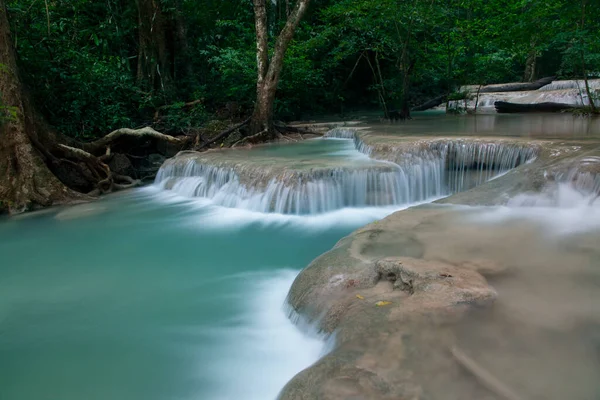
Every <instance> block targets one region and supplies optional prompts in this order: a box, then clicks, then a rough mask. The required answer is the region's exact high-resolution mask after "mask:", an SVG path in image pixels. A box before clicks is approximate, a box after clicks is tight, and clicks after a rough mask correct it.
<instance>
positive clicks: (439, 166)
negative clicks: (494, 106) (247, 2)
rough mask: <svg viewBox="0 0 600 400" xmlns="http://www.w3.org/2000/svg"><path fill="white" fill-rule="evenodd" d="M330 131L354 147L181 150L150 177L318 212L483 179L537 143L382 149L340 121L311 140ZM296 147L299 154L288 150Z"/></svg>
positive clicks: (238, 202) (209, 195)
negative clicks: (343, 150) (315, 151)
mask: <svg viewBox="0 0 600 400" xmlns="http://www.w3.org/2000/svg"><path fill="white" fill-rule="evenodd" d="M333 139H338V142H339V143H340V146H348V145H349V146H352V147H353V148H356V150H352V153H350V155H345V156H344V157H339V156H336V154H337V153H339V151H337V152H336V151H333V152H331V153H330V155H329V156H328V155H323V154H319V155H317V156H314V155H312V156H309V155H304V153H303V151H304V149H305V148H304V147H302V146H308V144H303V143H298V144H291V145H286V146H285V149H284V148H283V146H282V147H281V148H282V151H283V153H284V154H286V157H277V156H276V155H274V154H276V151H275V152H272V151H270V150H269V149H267V150H258V149H256V150H255V149H253V150H236V151H220V152H207V153H195V152H184V153H180V154H179V155H178V156H177V157H174V158H172V159H170V160H167V161H166V162H165V163H164V165H163V166H162V167H161V169H160V171H159V172H158V175H157V177H156V181H155V183H156V185H158V186H159V187H160V188H162V189H163V190H170V191H173V192H175V193H177V194H179V195H182V196H186V197H200V198H206V199H210V200H211V202H212V203H214V204H217V205H221V206H225V207H234V208H243V209H247V210H252V211H258V212H274V213H282V214H301V215H305V214H319V213H325V212H330V211H334V210H338V209H342V208H347V207H384V206H395V205H403V204H410V203H415V202H420V201H425V200H428V199H432V198H436V197H438V198H439V197H442V196H446V195H449V194H452V193H454V192H457V191H462V190H467V189H470V188H472V187H475V186H477V185H480V184H482V183H484V182H486V181H487V180H489V179H492V178H494V177H496V176H498V175H499V174H502V173H504V172H506V171H508V170H510V169H512V168H515V167H517V166H519V165H520V164H523V163H525V162H527V161H529V160H532V159H533V158H535V155H536V151H535V149H532V148H529V147H527V146H524V145H523V146H520V145H506V144H502V143H488V142H486V143H480V142H474V141H449V140H446V141H443V140H430V141H420V142H416V143H415V142H414V141H413V142H411V144H410V145H409V146H400V147H398V148H394V149H391V148H388V147H384V149H385V150H384V151H382V148H381V146H379V145H371V144H369V143H366V142H364V141H363V140H362V139H361V137H360V136H359V135H358V134H357V133H356V131H355V130H352V129H345V128H337V129H334V130H332V131H330V132H328V134H327V135H326V138H325V139H315V140H314V141H310V142H312V143H310V144H309V145H310V146H315V145H317V146H320V144H319V143H323V146H325V143H327V142H329V145H331V140H333ZM339 139H345V140H339ZM294 146H297V147H294ZM294 149H296V150H297V153H299V154H302V156H301V157H296V158H294V157H290V156H289V155H290V154H294V153H295V152H294V151H293V150H294ZM357 150H358V151H357ZM386 152H387V153H386ZM307 154H308V153H307ZM366 155H371V156H372V157H374V158H376V159H380V160H382V161H376V160H373V159H371V158H369V157H366Z"/></svg>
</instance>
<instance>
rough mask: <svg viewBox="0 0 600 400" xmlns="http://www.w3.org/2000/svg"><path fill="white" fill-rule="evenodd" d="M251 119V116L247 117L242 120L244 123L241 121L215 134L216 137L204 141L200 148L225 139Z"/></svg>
mask: <svg viewBox="0 0 600 400" xmlns="http://www.w3.org/2000/svg"><path fill="white" fill-rule="evenodd" d="M250 119H251V118H248V119H246V120H245V121H244V122H242V123H239V124H237V125H235V126H233V127H231V128H229V129H226V130H224V131H223V132H221V133H219V134H218V135H217V136H215V137H214V138H212V139H210V140H209V141H208V142H204V143H203V144H202V145H201V146H200V147H199V148H198V150H200V149H203V148H205V147H208V146H210V145H211V144H213V143H215V142H217V141H219V140H221V139H224V138H225V137H227V136H229V135H230V134H231V133H232V132H235V131H237V130H238V129H240V128H241V127H242V126H244V125H246V124H248V123H249V122H250Z"/></svg>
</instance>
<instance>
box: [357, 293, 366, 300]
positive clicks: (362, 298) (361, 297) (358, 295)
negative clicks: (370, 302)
mask: <svg viewBox="0 0 600 400" xmlns="http://www.w3.org/2000/svg"><path fill="white" fill-rule="evenodd" d="M356 298H357V299H361V300H364V299H365V298H364V297H363V296H361V295H360V294H357V295H356Z"/></svg>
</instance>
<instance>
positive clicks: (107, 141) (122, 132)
mask: <svg viewBox="0 0 600 400" xmlns="http://www.w3.org/2000/svg"><path fill="white" fill-rule="evenodd" d="M124 136H129V137H136V138H154V139H157V140H162V141H165V142H168V143H173V144H179V145H183V144H185V142H186V140H187V138H185V139H180V138H176V137H174V136H170V135H165V134H164V133H160V132H158V131H155V130H154V129H152V128H151V127H149V126H147V127H145V128H140V129H129V128H121V129H117V130H116V131H112V132H111V133H109V134H108V135H106V136H104V137H103V138H100V139H98V140H96V141H93V142H90V143H82V144H81V148H82V149H83V150H85V151H87V152H89V153H92V154H93V153H98V152H104V151H105V148H106V147H108V146H110V145H111V144H112V143H113V142H115V141H116V140H117V139H120V138H122V137H124Z"/></svg>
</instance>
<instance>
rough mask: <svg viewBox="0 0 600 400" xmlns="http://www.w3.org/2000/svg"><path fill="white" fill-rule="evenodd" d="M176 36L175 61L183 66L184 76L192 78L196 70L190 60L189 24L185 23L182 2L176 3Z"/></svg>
mask: <svg viewBox="0 0 600 400" xmlns="http://www.w3.org/2000/svg"><path fill="white" fill-rule="evenodd" d="M175 6H176V9H175V36H176V38H177V46H176V47H177V50H178V51H177V52H178V54H177V59H176V60H174V62H175V61H179V62H180V63H181V64H182V66H183V67H182V70H183V74H184V76H185V77H186V78H189V77H192V76H193V75H194V69H193V68H192V63H191V59H190V45H189V43H188V39H187V24H186V21H185V17H184V15H183V11H182V9H181V0H179V1H177V2H176V3H175ZM173 78H174V79H176V77H175V70H174V71H173Z"/></svg>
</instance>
